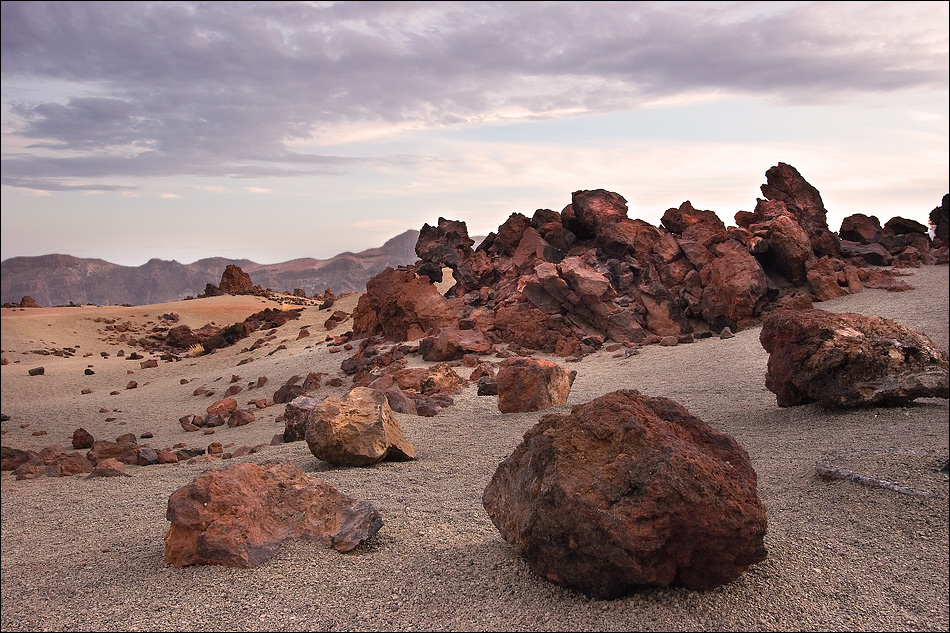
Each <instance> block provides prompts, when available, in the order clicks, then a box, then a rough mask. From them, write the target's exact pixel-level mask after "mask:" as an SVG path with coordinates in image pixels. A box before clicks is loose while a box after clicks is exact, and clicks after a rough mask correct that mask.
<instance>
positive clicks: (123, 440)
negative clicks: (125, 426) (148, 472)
mask: <svg viewBox="0 0 950 633" xmlns="http://www.w3.org/2000/svg"><path fill="white" fill-rule="evenodd" d="M138 450H139V446H138V444H136V443H135V436H134V435H132V434H131V433H127V434H125V435H122V436H120V437H117V438H116V441H115V442H110V441H108V440H96V441H95V442H93V444H92V448H91V449H89V451H88V452H87V453H86V459H88V460H89V461H91V462H92V463H93V464H98V463H99V462H101V461H102V460H104V459H109V458H110V457H112V458H115V459H118V460H119V461H120V462H123V463H125V464H137V463H138Z"/></svg>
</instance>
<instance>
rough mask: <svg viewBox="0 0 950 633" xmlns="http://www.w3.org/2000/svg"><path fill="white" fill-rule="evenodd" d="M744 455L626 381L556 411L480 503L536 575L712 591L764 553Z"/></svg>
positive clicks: (597, 585)
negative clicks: (625, 385) (628, 386)
mask: <svg viewBox="0 0 950 633" xmlns="http://www.w3.org/2000/svg"><path fill="white" fill-rule="evenodd" d="M756 482H757V478H756V473H755V471H754V470H753V468H752V465H751V462H750V460H749V456H748V454H747V453H746V452H745V450H743V449H742V447H741V446H739V444H738V443H737V442H736V441H735V440H734V439H733V438H731V437H729V436H728V435H725V434H723V433H720V432H718V431H716V430H715V429H713V428H711V427H710V426H708V425H707V424H706V423H705V422H703V421H702V420H700V419H699V418H696V417H695V416H693V415H691V414H690V413H689V412H688V411H687V410H686V409H685V408H683V407H682V406H681V405H679V404H677V403H676V402H674V401H672V400H668V399H666V398H651V397H648V396H645V395H643V394H641V393H639V392H637V391H634V390H622V391H616V392H612V393H609V394H607V395H605V396H602V397H600V398H597V399H595V400H592V401H590V402H588V403H585V404H582V405H578V406H576V407H574V408H573V409H572V410H571V413H570V414H560V415H559V414H549V415H545V416H543V417H541V419H540V421H539V422H538V423H537V424H536V425H535V426H534V427H533V428H531V429H529V430H528V432H527V433H525V435H524V439H523V440H522V442H521V444H520V445H519V446H518V447H517V448H516V449H515V450H514V452H513V453H512V454H511V455H510V456H508V457H507V458H506V459H505V460H504V461H503V462H502V463H501V464H500V465H499V466H498V469H497V471H496V472H495V474H494V476H493V477H492V479H491V482H490V483H489V484H488V486H487V487H486V488H485V491H484V494H483V497H482V501H483V504H484V506H485V509H486V511H487V512H488V516H489V517H490V518H491V520H492V522H493V523H494V524H495V527H497V528H498V531H499V532H500V533H501V535H502V537H503V538H504V539H505V540H506V541H508V543H510V544H511V546H512V547H513V548H514V550H515V552H517V553H518V554H519V555H520V556H522V557H523V558H524V559H525V561H526V562H527V564H528V566H529V567H530V568H531V569H532V570H533V571H535V572H536V573H537V574H539V575H540V576H542V577H544V578H546V579H547V580H549V581H551V582H553V583H555V584H558V585H562V586H567V587H573V588H575V589H578V590H580V591H582V592H584V593H586V594H587V595H589V596H592V597H595V598H599V599H603V598H614V597H617V596H620V595H623V594H624V593H627V592H629V591H631V590H633V589H635V588H637V587H641V586H657V587H663V586H667V585H670V584H673V583H679V584H682V585H684V586H686V587H688V588H690V589H709V588H712V587H716V586H718V585H721V584H724V583H728V582H731V581H733V580H735V579H736V578H738V577H739V576H740V575H741V574H742V573H743V572H744V571H745V570H746V569H747V568H748V567H749V566H751V565H753V564H755V563H757V562H759V561H761V560H763V559H764V558H765V557H766V550H765V547H764V537H765V532H766V527H767V521H766V515H765V506H764V505H763V504H762V502H761V501H760V500H759V498H758V494H757V492H756Z"/></svg>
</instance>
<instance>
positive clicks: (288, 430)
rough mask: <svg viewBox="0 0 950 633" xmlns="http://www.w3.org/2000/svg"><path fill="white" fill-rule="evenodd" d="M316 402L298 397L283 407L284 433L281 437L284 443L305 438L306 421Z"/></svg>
mask: <svg viewBox="0 0 950 633" xmlns="http://www.w3.org/2000/svg"><path fill="white" fill-rule="evenodd" d="M317 402H318V401H317V400H315V399H314V398H308V397H306V396H300V397H297V398H294V399H293V400H291V401H290V402H288V403H287V406H286V407H284V433H283V435H282V436H281V437H282V439H283V441H284V442H285V443H287V442H299V441H301V440H303V439H304V438H305V437H306V435H307V420H309V418H310V413H311V412H312V411H313V408H314V407H315V406H317Z"/></svg>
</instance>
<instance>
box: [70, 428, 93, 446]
mask: <svg viewBox="0 0 950 633" xmlns="http://www.w3.org/2000/svg"><path fill="white" fill-rule="evenodd" d="M93 442H95V438H93V437H92V434H91V433H89V431H87V430H86V429H84V428H81V427H80V428H78V429H76V430H75V431H73V448H76V449H79V448H92V444H93Z"/></svg>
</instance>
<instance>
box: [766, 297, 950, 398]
mask: <svg viewBox="0 0 950 633" xmlns="http://www.w3.org/2000/svg"><path fill="white" fill-rule="evenodd" d="M759 340H760V341H761V343H762V347H764V348H765V351H767V352H768V353H769V362H768V372H767V374H766V378H765V386H766V387H767V388H768V389H769V391H771V392H773V393H774V394H775V396H776V400H777V402H778V406H780V407H792V406H797V405H801V404H807V403H809V402H818V403H819V404H820V405H822V406H824V407H828V408H841V407H865V406H881V405H885V406H887V405H900V404H905V403H907V402H910V401H912V400H915V399H916V398H950V375H948V367H950V364H948V356H947V352H946V351H944V350H940V349H937V348H936V347H935V345H934V344H933V342H931V341H930V339H928V338H927V337H926V336H924V335H923V334H921V333H919V332H916V331H914V330H913V329H911V328H908V327H906V326H904V325H901V324H899V323H897V322H895V321H892V320H890V319H883V318H880V317H869V316H864V315H861V314H852V313H832V312H826V311H824V310H817V309H810V310H781V309H780V310H775V311H773V312H772V313H770V314H769V315H768V317H767V318H766V319H765V321H764V322H763V325H762V332H761V333H760V335H759Z"/></svg>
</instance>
